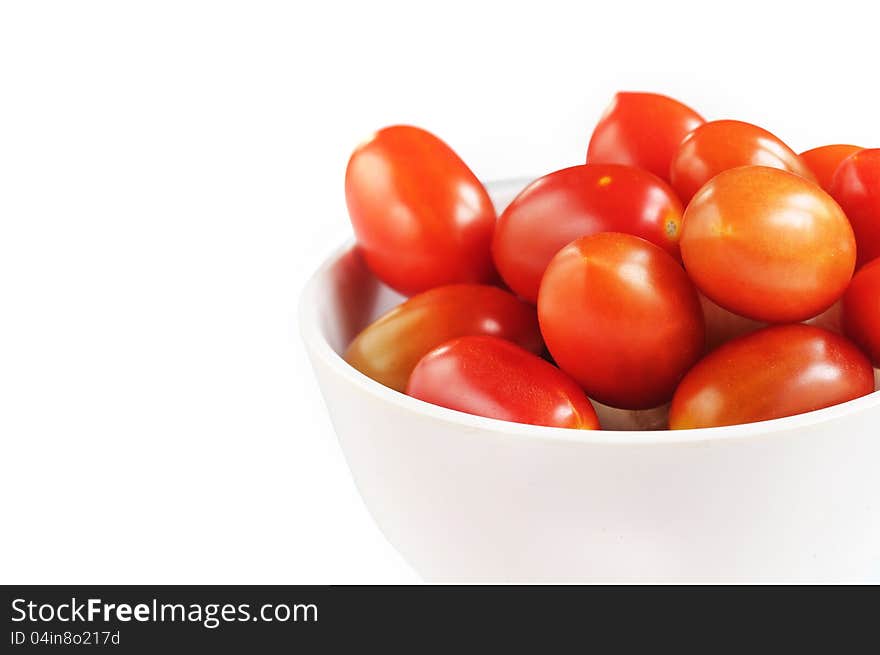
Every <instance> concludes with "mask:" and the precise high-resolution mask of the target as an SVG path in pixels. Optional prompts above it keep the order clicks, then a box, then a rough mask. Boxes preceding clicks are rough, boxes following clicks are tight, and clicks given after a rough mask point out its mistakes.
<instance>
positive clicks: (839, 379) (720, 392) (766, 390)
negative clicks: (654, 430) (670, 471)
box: [669, 324, 874, 430]
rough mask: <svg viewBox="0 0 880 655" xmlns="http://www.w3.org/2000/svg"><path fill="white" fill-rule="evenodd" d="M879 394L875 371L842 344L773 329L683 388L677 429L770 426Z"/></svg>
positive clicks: (711, 359) (798, 330) (724, 353)
mask: <svg viewBox="0 0 880 655" xmlns="http://www.w3.org/2000/svg"><path fill="white" fill-rule="evenodd" d="M872 391H874V371H873V369H872V368H871V363H870V362H869V361H868V358H867V357H865V355H864V354H862V352H861V351H860V350H859V349H858V348H856V347H855V346H854V345H853V344H852V343H850V342H849V341H848V340H847V339H845V338H844V337H842V336H840V335H838V334H834V333H833V332H829V331H827V330H823V329H821V328H817V327H813V326H810V325H799V324H794V325H774V326H772V327H768V328H764V329H762V330H758V331H757V332H753V333H751V334H747V335H746V336H744V337H739V338H738V339H734V340H733V341H730V342H728V343H726V344H724V345H723V346H721V347H720V348H718V349H717V350H715V351H713V352H711V353H710V354H709V355H707V356H706V357H705V358H704V359H702V360H701V361H700V362H699V363H698V364H697V365H696V366H694V367H693V368H692V369H691V370H690V372H689V373H688V374H687V375H686V376H685V377H684V379H683V380H682V381H681V384H680V385H678V389H676V391H675V397H674V398H673V399H672V407H671V408H670V410H669V427H670V428H671V429H673V430H682V429H688V428H711V427H716V426H721V425H736V424H739V423H752V422H754V421H766V420H769V419H774V418H781V417H783V416H791V415H793V414H801V413H803V412H810V411H813V410H814V409H821V408H822V407H830V406H831V405H836V404H838V403H842V402H846V401H847V400H852V399H853V398H858V397H859V396H864V395H866V394H869V393H871V392H872Z"/></svg>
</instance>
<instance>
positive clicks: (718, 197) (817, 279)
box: [681, 166, 856, 323]
mask: <svg viewBox="0 0 880 655" xmlns="http://www.w3.org/2000/svg"><path fill="white" fill-rule="evenodd" d="M681 254H682V259H683V260H684V264H685V267H686V268H687V270H688V273H690V276H691V279H693V281H694V282H695V283H696V285H697V287H699V289H700V291H702V292H703V293H704V294H705V295H706V296H707V297H709V299H711V300H713V301H714V302H716V303H717V304H719V305H721V306H722V307H724V308H725V309H727V310H729V311H732V312H733V313H735V314H739V315H740V316H744V317H746V318H750V319H753V320H755V321H763V322H765V323H788V322H797V321H803V320H806V319H808V318H812V317H813V316H816V315H818V314H821V313H822V312H823V311H825V310H826V309H828V308H829V307H830V306H831V305H832V304H833V303H834V302H835V301H836V300H837V299H838V298H839V297H840V296H841V295H843V292H844V290H845V289H846V286H847V284H849V281H850V278H851V277H852V273H853V268H854V266H855V258H856V244H855V238H854V236H853V232H852V228H851V227H850V224H849V221H847V219H846V216H845V215H844V213H843V211H842V210H841V209H840V207H839V206H838V205H837V203H835V202H834V200H833V199H832V198H831V196H829V195H828V194H827V193H825V192H824V191H822V189H820V188H819V186H818V185H816V184H813V183H812V182H810V181H809V180H806V179H804V178H802V177H800V176H798V175H794V174H793V173H789V172H786V171H782V170H778V169H774V168H765V167H763V166H749V167H742V168H733V169H730V170H727V171H724V172H723V173H721V174H719V175H717V176H716V177H714V178H713V179H712V180H711V181H710V182H709V183H708V184H706V185H705V186H704V187H703V188H702V189H701V190H700V192H699V193H698V194H697V195H696V196H694V198H693V200H692V201H691V203H690V204H689V205H688V207H687V209H686V210H685V213H684V222H683V224H682V235H681Z"/></svg>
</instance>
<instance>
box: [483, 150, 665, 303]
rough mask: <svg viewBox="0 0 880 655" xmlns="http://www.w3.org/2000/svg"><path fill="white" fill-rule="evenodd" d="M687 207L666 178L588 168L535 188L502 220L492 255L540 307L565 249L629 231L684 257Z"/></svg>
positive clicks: (611, 167)
mask: <svg viewBox="0 0 880 655" xmlns="http://www.w3.org/2000/svg"><path fill="white" fill-rule="evenodd" d="M681 215H682V206H681V203H680V202H679V200H678V198H677V197H676V195H675V193H674V192H673V191H672V189H671V188H670V187H669V185H667V184H666V183H665V182H664V181H663V180H661V179H660V178H658V177H657V176H655V175H652V174H651V173H648V172H647V171H645V170H642V169H640V168H633V167H632V166H621V165H619V164H587V165H582V166H572V167H571V168H565V169H563V170H561V171H556V172H555V173H550V174H549V175H545V176H544V177H542V178H540V179H538V180H535V181H534V182H532V183H531V184H530V185H529V186H527V187H526V188H525V189H524V190H523V191H522V192H521V193H520V194H519V195H518V196H517V197H516V198H515V199H514V201H513V202H512V203H511V204H510V205H509V206H508V207H507V209H505V210H504V212H503V213H502V214H501V216H500V218H499V219H498V226H497V227H496V229H495V238H494V240H493V242H492V254H493V257H494V260H495V266H496V268H497V269H498V272H499V273H500V274H501V277H502V278H503V279H504V281H505V282H506V283H507V285H508V286H509V287H510V288H511V289H512V290H513V291H515V292H516V293H517V294H518V295H519V296H520V297H522V298H525V299H526V300H528V301H529V302H532V303H534V302H537V300H538V287H539V286H540V284H541V276H543V275H544V269H546V268H547V264H549V263H550V260H551V259H553V255H555V254H556V253H557V252H559V249H560V248H562V247H563V246H564V245H566V244H568V243H570V242H572V241H574V240H575V239H577V238H578V237H582V236H589V235H591V234H596V233H598V232H625V233H628V234H634V235H636V236H640V237H642V238H644V239H647V240H648V241H651V242H653V243H655V244H656V245H658V246H660V247H661V248H663V249H664V250H666V251H667V252H668V253H669V254H670V255H672V256H673V257H675V258H676V259H680V257H681V255H680V254H679V250H678V237H679V230H680V228H681Z"/></svg>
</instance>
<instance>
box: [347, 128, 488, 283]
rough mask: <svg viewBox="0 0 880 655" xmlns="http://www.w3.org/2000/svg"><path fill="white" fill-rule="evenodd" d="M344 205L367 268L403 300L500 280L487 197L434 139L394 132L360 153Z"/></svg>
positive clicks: (351, 165)
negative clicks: (456, 285)
mask: <svg viewBox="0 0 880 655" xmlns="http://www.w3.org/2000/svg"><path fill="white" fill-rule="evenodd" d="M345 199H346V203H347V204H348V213H349V216H350V218H351V224H352V226H353V228H354V233H355V236H356V238H357V242H358V246H359V247H360V249H361V251H362V253H363V256H364V260H365V261H366V263H367V266H369V267H370V270H372V271H373V273H374V274H375V275H376V277H377V278H379V279H380V280H382V281H383V282H385V284H387V285H389V286H390V287H392V288H394V289H396V290H397V291H399V292H401V293H402V294H404V295H412V294H415V293H419V292H421V291H426V290H428V289H431V288H433V287H436V286H441V285H444V284H453V283H459V282H474V283H484V282H490V281H492V280H493V279H494V268H493V266H492V256H491V252H490V246H491V242H492V232H493V231H494V229H495V208H494V207H493V205H492V201H491V200H490V198H489V194H488V193H487V192H486V189H485V188H483V185H482V184H481V183H480V181H479V180H478V179H477V178H476V176H475V175H474V174H473V173H472V172H471V170H470V169H469V168H468V167H467V165H466V164H465V163H464V162H463V161H462V160H461V159H460V158H459V156H458V155H457V154H455V152H454V151H453V150H452V149H451V148H450V147H449V146H448V145H446V144H445V143H444V142H443V141H441V140H440V139H438V138H437V137H436V136H434V135H433V134H431V133H430V132H426V131H425V130H422V129H420V128H418V127H411V126H408V125H395V126H393V127H386V128H385V129H382V130H379V131H378V132H376V133H375V134H374V135H373V136H372V137H370V138H369V139H368V140H367V141H365V142H364V143H362V144H361V145H360V146H358V147H357V149H355V151H354V153H353V154H352V156H351V159H350V160H349V162H348V168H347V170H346V172H345Z"/></svg>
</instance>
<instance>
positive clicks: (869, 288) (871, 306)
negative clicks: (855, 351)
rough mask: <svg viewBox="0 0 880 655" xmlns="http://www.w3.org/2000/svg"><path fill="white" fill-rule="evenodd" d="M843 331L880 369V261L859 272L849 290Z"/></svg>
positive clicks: (844, 303)
mask: <svg viewBox="0 0 880 655" xmlns="http://www.w3.org/2000/svg"><path fill="white" fill-rule="evenodd" d="M843 331H844V333H845V334H846V335H847V336H848V337H849V338H850V339H852V340H853V341H855V342H856V343H857V344H858V345H859V346H860V347H861V348H862V350H864V351H865V352H866V353H868V355H870V357H871V359H872V360H873V362H874V365H875V366H877V367H878V368H880V259H875V260H874V261H872V262H870V263H869V264H866V265H865V266H863V267H862V268H861V269H859V271H858V272H857V273H856V274H855V276H854V277H853V279H852V282H851V283H850V285H849V288H848V289H847V290H846V293H845V294H844V296H843Z"/></svg>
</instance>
